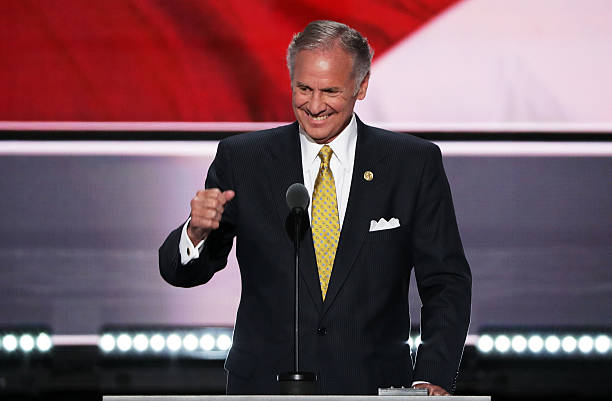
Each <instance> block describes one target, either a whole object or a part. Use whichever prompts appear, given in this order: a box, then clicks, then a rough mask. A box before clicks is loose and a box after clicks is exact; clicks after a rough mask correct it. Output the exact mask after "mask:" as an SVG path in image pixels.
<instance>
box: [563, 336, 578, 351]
mask: <svg viewBox="0 0 612 401" xmlns="http://www.w3.org/2000/svg"><path fill="white" fill-rule="evenodd" d="M576 346H577V341H576V338H575V337H574V336H565V337H563V340H562V341H561V348H563V351H565V352H566V353H568V354H570V353H572V352H574V351H575V350H576Z"/></svg>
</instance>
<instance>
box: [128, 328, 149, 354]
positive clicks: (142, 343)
mask: <svg viewBox="0 0 612 401" xmlns="http://www.w3.org/2000/svg"><path fill="white" fill-rule="evenodd" d="M132 343H133V345H134V349H135V350H136V351H138V352H144V351H146V350H147V348H149V339H148V338H147V336H146V335H144V334H142V333H140V334H136V336H135V337H134V340H133V341H132Z"/></svg>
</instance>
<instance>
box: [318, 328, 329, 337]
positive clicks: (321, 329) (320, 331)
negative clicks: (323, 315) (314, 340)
mask: <svg viewBox="0 0 612 401" xmlns="http://www.w3.org/2000/svg"><path fill="white" fill-rule="evenodd" d="M317 334H318V335H320V336H324V335H326V334H327V329H326V328H325V327H319V328H317Z"/></svg>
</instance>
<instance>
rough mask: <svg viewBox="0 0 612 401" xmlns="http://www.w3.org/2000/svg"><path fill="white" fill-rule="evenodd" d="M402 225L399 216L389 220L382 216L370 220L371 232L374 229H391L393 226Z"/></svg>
mask: <svg viewBox="0 0 612 401" xmlns="http://www.w3.org/2000/svg"><path fill="white" fill-rule="evenodd" d="M399 226H400V222H399V220H398V219H397V218H395V217H392V218H390V219H389V221H387V220H385V219H384V218H382V217H381V218H380V220H378V221H376V220H372V221H370V232H372V231H380V230H390V229H392V228H397V227H399Z"/></svg>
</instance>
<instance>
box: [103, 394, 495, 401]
mask: <svg viewBox="0 0 612 401" xmlns="http://www.w3.org/2000/svg"><path fill="white" fill-rule="evenodd" d="M287 399H289V400H291V401H449V400H453V401H491V396H488V395H486V396H483V395H479V396H450V397H449V396H402V395H382V396H381V395H186V396H178V395H163V396H156V395H146V396H134V395H131V396H122V395H105V396H103V397H102V400H103V401H280V400H287Z"/></svg>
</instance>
